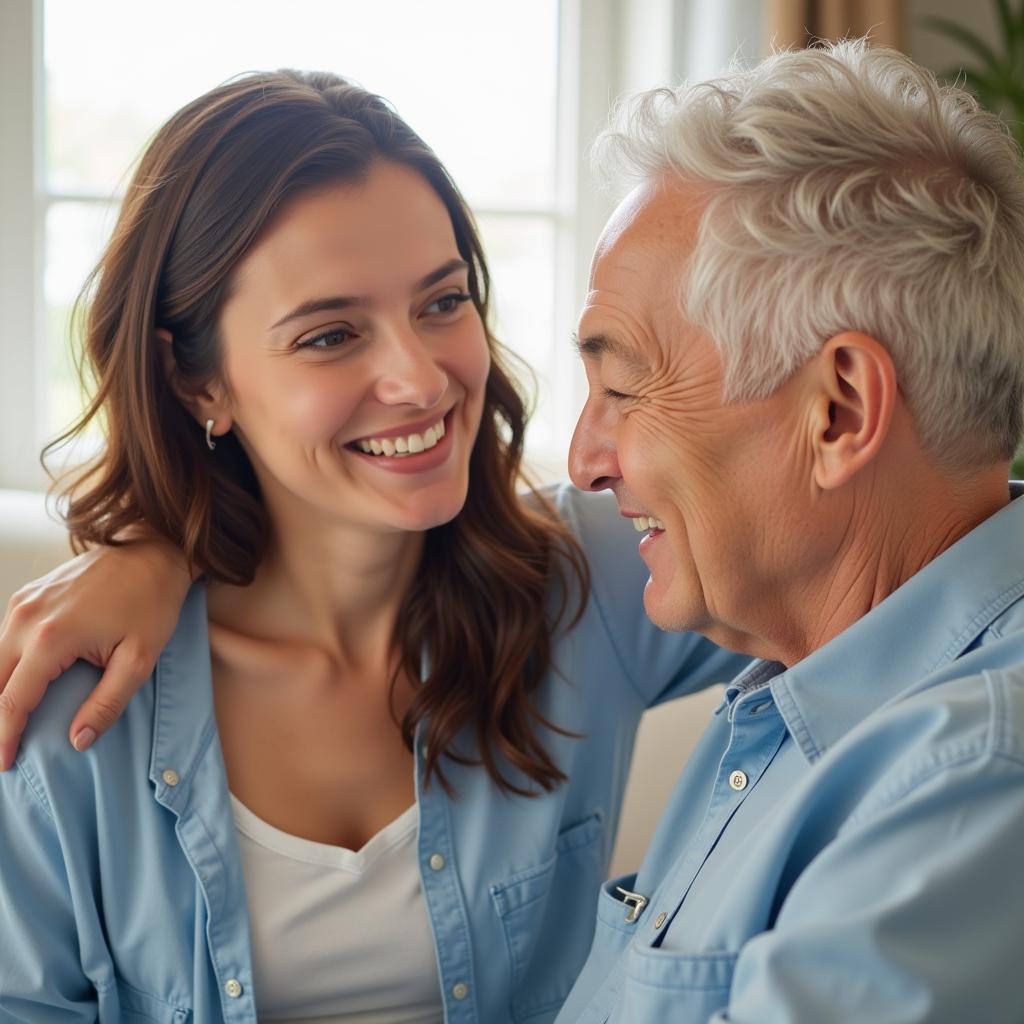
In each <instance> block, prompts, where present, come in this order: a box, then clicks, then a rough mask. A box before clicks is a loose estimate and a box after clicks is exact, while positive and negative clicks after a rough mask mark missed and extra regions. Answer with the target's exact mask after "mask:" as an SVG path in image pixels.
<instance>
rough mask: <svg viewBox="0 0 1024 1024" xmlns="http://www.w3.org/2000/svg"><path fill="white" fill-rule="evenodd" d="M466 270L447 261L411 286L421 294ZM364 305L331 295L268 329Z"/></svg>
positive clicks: (464, 265) (358, 300)
mask: <svg viewBox="0 0 1024 1024" xmlns="http://www.w3.org/2000/svg"><path fill="white" fill-rule="evenodd" d="M468 269H469V264H468V263H467V262H466V261H465V260H463V259H453V260H448V262H447V263H443V264H442V265H441V266H440V267H438V268H437V269H436V270H432V271H431V272H430V273H429V274H427V275H426V276H425V277H422V278H420V280H419V281H417V282H416V284H414V285H413V291H417V292H421V291H423V290H424V289H425V288H429V287H430V286H431V285H432V284H437V282H438V281H443V280H444V279H445V278H446V277H447V276H448V275H449V274H454V273H455V271H456V270H468ZM366 303H367V300H366V299H365V298H361V297H359V296H358V295H332V296H330V297H329V298H323V299H309V300H307V301H306V302H303V303H302V304H301V305H299V306H296V307H295V309H293V310H292V311H291V312H290V313H287V314H285V315H284V316H283V317H281V319H280V320H278V321H277V323H276V324H274V325H273V326H272V327H271V328H270V329H271V330H272V331H273V330H276V329H277V328H278V327H280V326H282V325H283V324H286V323H288V322H289V321H291V320H299V319H301V318H302V317H304V316H312V315H313V314H314V313H324V312H327V311H334V310H341V309H349V308H350V307H352V306H365V305H366Z"/></svg>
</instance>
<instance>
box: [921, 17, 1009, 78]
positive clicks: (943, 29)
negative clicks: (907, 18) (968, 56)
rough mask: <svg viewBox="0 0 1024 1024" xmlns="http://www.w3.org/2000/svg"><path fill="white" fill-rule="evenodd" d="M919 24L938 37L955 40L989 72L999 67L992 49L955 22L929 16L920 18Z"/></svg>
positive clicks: (997, 59)
mask: <svg viewBox="0 0 1024 1024" xmlns="http://www.w3.org/2000/svg"><path fill="white" fill-rule="evenodd" d="M921 24H922V25H924V27H925V28H930V29H931V30H932V31H933V32H938V33H939V34H940V35H944V36H947V37H949V38H950V39H955V40H956V41H957V42H958V43H959V44H960V45H961V46H963V47H965V48H966V49H968V50H970V51H971V52H972V53H974V54H975V55H976V56H978V57H980V58H981V59H982V61H983V62H984V63H985V64H986V65H987V67H988V69H989V70H990V71H995V70H996V68H998V67H999V64H1000V61H999V58H998V57H997V56H996V54H995V52H994V51H993V49H992V47H991V46H989V45H988V43H986V42H985V40H984V39H982V38H981V37H980V36H977V35H975V34H974V33H973V32H971V31H970V30H969V29H966V28H964V27H963V26H962V25H958V24H957V23H956V22H955V21H950V19H949V18H937V17H934V16H929V17H927V18H922V19H921Z"/></svg>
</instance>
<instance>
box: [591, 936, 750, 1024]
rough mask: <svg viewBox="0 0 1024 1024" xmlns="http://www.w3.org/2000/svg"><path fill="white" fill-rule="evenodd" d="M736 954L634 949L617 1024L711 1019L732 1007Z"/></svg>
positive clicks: (628, 957)
mask: <svg viewBox="0 0 1024 1024" xmlns="http://www.w3.org/2000/svg"><path fill="white" fill-rule="evenodd" d="M737 955H738V954H736V953H730V952H724V951H723V952H715V953H677V952H674V951H672V950H666V949H652V948H649V947H648V948H644V947H641V946H634V947H633V948H632V949H630V951H629V953H628V955H627V960H626V979H625V985H624V987H623V992H622V999H621V1001H620V1003H619V1005H618V1007H617V1009H616V1012H615V1014H614V1015H613V1016H612V1018H611V1019H612V1021H613V1022H614V1024H626V1022H633V1021H640V1020H643V1021H646V1020H652V1021H655V1020H695V1021H696V1020H700V1021H704V1020H708V1019H709V1018H710V1017H711V1016H712V1015H713V1014H714V1013H716V1012H717V1011H720V1010H723V1009H725V1008H726V1007H727V1006H728V1005H729V992H730V990H731V988H732V979H733V973H734V971H735V970H736V958H737Z"/></svg>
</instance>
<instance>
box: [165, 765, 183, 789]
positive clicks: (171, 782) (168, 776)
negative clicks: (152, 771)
mask: <svg viewBox="0 0 1024 1024" xmlns="http://www.w3.org/2000/svg"><path fill="white" fill-rule="evenodd" d="M163 780H164V782H166V783H167V785H168V786H176V785H177V784H178V783H179V782H181V776H180V775H179V774H178V773H177V772H176V771H175V770H174V769H173V768H165V769H164V774H163Z"/></svg>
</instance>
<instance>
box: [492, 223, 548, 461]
mask: <svg viewBox="0 0 1024 1024" xmlns="http://www.w3.org/2000/svg"><path fill="white" fill-rule="evenodd" d="M478 223H479V227H480V234H481V236H482V237H483V243H484V251H485V252H486V253H487V262H488V266H489V267H490V271H491V277H492V282H491V286H492V287H491V290H492V296H493V306H494V312H495V327H496V329H497V331H496V332H497V336H498V339H499V340H500V341H501V342H503V343H504V344H505V345H506V346H507V347H508V348H510V349H511V350H512V351H513V352H515V353H516V355H518V356H519V357H520V358H522V359H525V360H526V362H527V363H528V364H529V365H530V366H531V367H532V368H533V370H534V372H535V374H536V385H534V383H533V382H532V381H531V380H530V379H529V378H527V379H526V381H525V383H526V384H527V386H528V388H529V390H530V391H531V392H532V393H534V394H535V395H536V397H537V406H536V408H537V412H536V413H535V415H534V417H533V420H532V421H531V423H530V428H529V432H528V435H527V438H528V444H529V446H530V447H531V448H538V449H547V448H550V447H552V446H553V445H558V444H559V443H560V442H561V441H562V440H563V439H560V438H559V437H558V436H557V434H556V429H555V428H556V424H555V423H554V422H553V418H552V405H553V403H552V402H551V401H550V398H551V385H552V379H553V378H552V370H553V368H554V358H553V357H554V344H555V338H554V306H555V287H554V282H555V228H554V224H553V222H552V220H551V218H549V217H522V216H516V217H507V216H506V217H502V216H483V217H480V218H479V221H478ZM513 370H514V371H516V373H517V375H519V373H520V371H519V368H518V367H516V366H513Z"/></svg>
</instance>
